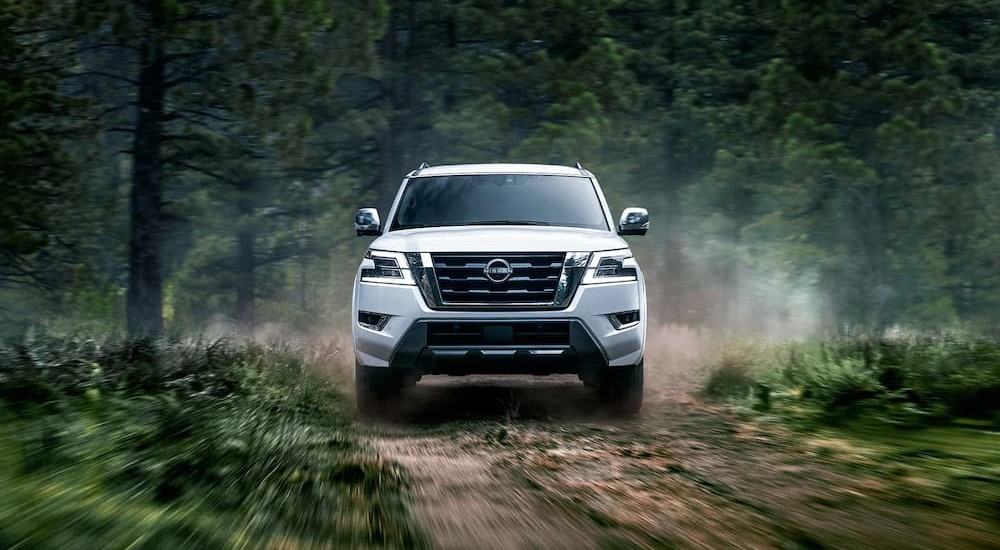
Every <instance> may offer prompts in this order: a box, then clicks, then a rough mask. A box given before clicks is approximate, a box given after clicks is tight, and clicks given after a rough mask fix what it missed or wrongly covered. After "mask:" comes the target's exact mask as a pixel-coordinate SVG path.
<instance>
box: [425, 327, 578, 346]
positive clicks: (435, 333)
mask: <svg viewBox="0 0 1000 550" xmlns="http://www.w3.org/2000/svg"><path fill="white" fill-rule="evenodd" d="M569 331H570V327H569V322H567V321H546V322H539V323H479V322H441V323H428V324H427V345H428V346H505V345H506V346H568V345H569V343H570V335H569Z"/></svg>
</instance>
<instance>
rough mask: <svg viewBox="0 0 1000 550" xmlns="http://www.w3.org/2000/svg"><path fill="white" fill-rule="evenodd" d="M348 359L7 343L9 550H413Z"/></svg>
mask: <svg viewBox="0 0 1000 550" xmlns="http://www.w3.org/2000/svg"><path fill="white" fill-rule="evenodd" d="M330 360H333V359H332V358H331V355H330V354H329V353H326V352H324V351H323V350H317V349H315V348H308V347H304V346H293V345H288V344H279V345H267V346H264V345H257V344H235V343H226V342H215V343H205V342H159V343H148V342H140V343H135V344H122V343H114V342H95V341H91V340H40V341H33V342H30V343H26V344H18V345H6V346H3V347H0V547H4V548H18V547H20V548H68V547H75V548H126V547H128V548H181V547H188V548H231V547H252V548H256V547H267V548H273V547H296V548H333V547H345V546H350V547H412V546H421V545H423V541H422V539H421V538H420V537H419V535H418V534H417V533H416V532H415V531H414V530H413V529H412V528H411V527H410V524H409V522H408V518H407V515H406V509H405V506H404V502H403V500H402V498H401V489H402V487H403V485H404V479H403V476H402V474H401V471H400V470H399V469H398V468H397V467H396V466H395V465H394V464H392V463H389V462H387V461H384V460H382V459H381V458H379V457H377V456H376V455H375V453H374V452H373V451H372V450H371V449H368V448H366V447H364V446H362V445H360V444H359V443H358V442H357V440H356V438H355V437H354V435H353V434H352V431H351V424H350V423H351V413H350V407H349V404H348V403H346V402H345V400H344V398H343V397H342V395H341V394H340V393H339V392H338V391H337V388H336V387H335V386H334V385H332V384H331V383H329V382H325V381H323V380H321V379H319V378H318V377H316V376H314V374H313V373H314V372H315V371H316V370H317V369H322V368H323V363H324V362H327V361H330Z"/></svg>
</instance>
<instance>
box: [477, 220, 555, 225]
mask: <svg viewBox="0 0 1000 550" xmlns="http://www.w3.org/2000/svg"><path fill="white" fill-rule="evenodd" d="M462 225H552V224H550V223H549V222H538V221H534V220H485V221H474V222H466V223H464V224H462Z"/></svg>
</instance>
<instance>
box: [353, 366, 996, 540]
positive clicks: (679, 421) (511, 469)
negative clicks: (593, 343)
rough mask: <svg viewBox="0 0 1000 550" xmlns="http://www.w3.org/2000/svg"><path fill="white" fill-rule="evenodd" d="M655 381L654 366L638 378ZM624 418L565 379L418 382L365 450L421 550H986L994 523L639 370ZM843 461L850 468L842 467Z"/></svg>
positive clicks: (665, 375) (677, 381)
mask: <svg viewBox="0 0 1000 550" xmlns="http://www.w3.org/2000/svg"><path fill="white" fill-rule="evenodd" d="M653 368H654V369H655V367H653ZM651 375H652V379H651V380H650V381H651V382H652V383H651V384H649V386H651V387H652V388H653V389H652V390H650V391H648V392H647V403H646V405H645V407H644V409H643V412H642V413H641V414H640V415H639V416H638V417H636V418H634V419H630V420H620V419H615V418H609V417H607V416H604V415H602V413H601V412H600V408H599V407H598V403H597V401H596V399H595V396H594V394H593V392H592V391H591V390H588V389H586V388H584V387H583V386H582V384H580V383H579V381H577V380H576V379H575V378H573V377H547V378H525V379H511V378H481V377H468V378H457V379H454V378H451V379H449V378H430V379H425V380H424V381H422V382H421V383H420V384H419V385H418V386H417V387H416V388H414V389H413V390H411V391H410V392H409V393H408V394H407V397H406V400H405V404H404V406H403V408H402V410H401V411H400V412H399V416H398V418H396V419H394V420H393V421H389V422H376V423H369V425H366V426H365V429H366V430H368V431H369V432H370V433H372V434H373V436H372V437H373V442H374V443H375V444H376V445H377V446H378V447H379V448H380V449H381V450H382V452H383V453H385V454H386V455H387V456H389V457H391V458H392V459H394V460H396V461H398V462H400V463H401V464H402V465H403V466H404V467H406V468H407V469H408V470H409V472H410V477H411V479H412V480H413V482H414V483H413V488H412V491H411V494H412V497H413V501H414V504H413V511H414V515H415V517H416V519H417V521H418V523H419V524H420V527H422V529H423V530H424V532H425V533H426V534H427V535H428V537H429V538H430V540H431V543H432V545H433V546H434V547H435V548H477V549H492V548H675V547H679V548H718V547H730V546H739V547H753V548H824V547H837V548H861V547H880V548H987V547H996V546H995V544H996V542H997V541H998V540H1000V536H998V534H1000V524H998V523H997V522H996V521H995V517H994V518H990V517H979V516H976V517H970V516H968V515H966V514H965V513H963V512H962V511H961V508H954V509H953V508H950V507H949V506H947V505H946V504H944V505H943V504H942V503H941V502H933V501H930V500H928V499H927V498H924V496H923V495H922V491H921V485H920V483H921V480H919V479H906V477H905V476H900V478H899V479H886V478H885V476H884V475H876V474H874V473H872V472H868V471H866V470H865V468H864V456H863V452H861V451H855V450H852V449H837V448H836V443H835V442H830V444H829V447H831V448H832V449H833V450H830V449H825V448H823V449H821V450H823V452H817V448H818V447H817V446H816V445H815V444H813V443H810V442H808V441H801V440H799V438H797V437H795V436H793V435H792V434H789V433H787V432H783V431H782V430H781V429H780V428H776V427H775V428H773V429H771V428H766V429H761V428H760V426H759V425H754V424H748V423H745V422H740V421H739V420H738V419H737V418H735V417H733V416H732V415H731V414H729V413H727V412H725V411H724V410H722V409H720V408H718V407H714V406H710V405H707V404H704V403H701V402H700V401H699V400H697V399H695V398H693V397H691V396H690V392H689V391H688V390H689V386H688V385H687V383H685V382H683V377H679V376H674V375H673V374H672V373H670V372H662V371H660V372H658V371H655V370H652V372H651ZM845 460H846V461H847V462H848V463H852V462H851V461H854V462H853V464H854V465H855V468H853V469H851V468H844V467H842V464H841V463H842V462H844V461H845Z"/></svg>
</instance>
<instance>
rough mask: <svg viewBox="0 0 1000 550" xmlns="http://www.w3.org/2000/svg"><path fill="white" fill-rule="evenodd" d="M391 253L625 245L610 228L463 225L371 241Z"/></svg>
mask: <svg viewBox="0 0 1000 550" xmlns="http://www.w3.org/2000/svg"><path fill="white" fill-rule="evenodd" d="M370 248H372V249H375V250H386V251H392V252H596V251H600V250H614V249H618V248H628V244H627V243H626V242H625V240H624V239H622V238H621V237H619V236H618V235H616V234H614V233H612V232H610V231H599V230H596V229H577V228H572V227H539V226H501V225H492V226H473V227H470V226H464V227H430V228H425V229H407V230H404V231H392V232H389V233H386V234H385V235H382V236H381V237H379V238H378V239H375V241H374V242H373V243H372V244H371V247H370Z"/></svg>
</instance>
